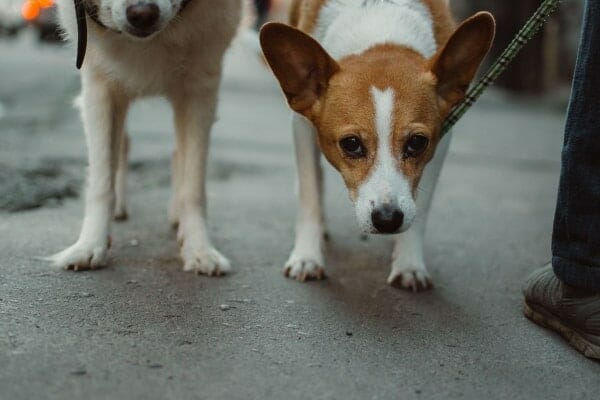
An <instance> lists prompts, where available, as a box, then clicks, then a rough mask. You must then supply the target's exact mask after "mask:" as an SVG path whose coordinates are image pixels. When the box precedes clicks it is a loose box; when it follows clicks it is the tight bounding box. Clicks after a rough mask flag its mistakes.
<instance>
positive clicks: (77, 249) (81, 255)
mask: <svg viewBox="0 0 600 400" xmlns="http://www.w3.org/2000/svg"><path fill="white" fill-rule="evenodd" d="M109 247H110V239H107V240H106V241H101V242H77V243H75V244H74V245H72V246H71V247H69V248H67V249H65V250H63V251H61V252H60V253H57V254H55V255H53V256H50V257H48V260H49V261H50V262H51V263H52V264H53V265H55V266H57V267H60V268H64V269H66V270H73V271H83V270H87V269H96V268H101V267H105V266H106V264H107V258H108V249H109Z"/></svg>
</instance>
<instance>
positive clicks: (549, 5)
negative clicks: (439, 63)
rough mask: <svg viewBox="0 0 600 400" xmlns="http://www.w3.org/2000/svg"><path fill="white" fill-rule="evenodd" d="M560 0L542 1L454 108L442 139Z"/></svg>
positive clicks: (528, 39)
mask: <svg viewBox="0 0 600 400" xmlns="http://www.w3.org/2000/svg"><path fill="white" fill-rule="evenodd" d="M559 3H560V0H544V1H543V2H542V4H541V5H540V7H539V8H538V9H537V11H536V12H535V13H534V14H533V16H532V17H531V18H529V20H528V21H527V23H526V24H525V26H523V28H521V30H520V31H519V33H517V35H516V36H515V38H514V39H513V40H512V41H511V42H510V44H509V45H508V47H507V48H506V50H504V52H502V54H501V55H500V57H499V58H498V59H497V60H496V62H494V64H493V65H492V66H491V67H490V69H489V71H488V72H487V73H486V74H485V75H484V76H483V78H481V79H480V80H479V82H477V84H476V85H475V86H473V87H472V88H471V89H470V90H469V91H468V92H467V94H466V96H465V98H464V100H463V101H462V102H461V103H459V104H458V105H457V106H455V107H454V108H453V109H452V111H450V114H449V115H448V117H447V118H446V120H445V121H444V124H443V125H442V137H443V136H444V135H445V134H446V133H448V131H450V129H452V127H453V126H454V125H455V124H456V123H457V122H458V121H459V120H460V119H461V118H462V116H463V115H464V114H465V113H466V112H467V111H468V110H469V108H471V106H473V104H475V102H476V101H477V99H479V97H480V96H481V95H482V94H483V92H484V91H485V89H487V87H488V86H490V85H491V84H492V83H494V81H495V80H496V79H498V77H499V76H500V74H502V73H503V72H504V71H505V70H506V68H507V67H508V65H509V64H510V63H511V61H512V60H513V59H514V58H515V57H516V56H517V54H519V52H520V51H521V49H522V48H523V47H525V45H526V44H527V42H529V41H530V40H531V39H532V38H533V37H534V36H535V34H536V33H537V32H538V31H539V30H540V28H541V27H542V26H544V24H545V23H546V22H547V21H548V17H549V16H550V15H551V14H552V13H553V12H554V11H556V10H557V9H558V5H559Z"/></svg>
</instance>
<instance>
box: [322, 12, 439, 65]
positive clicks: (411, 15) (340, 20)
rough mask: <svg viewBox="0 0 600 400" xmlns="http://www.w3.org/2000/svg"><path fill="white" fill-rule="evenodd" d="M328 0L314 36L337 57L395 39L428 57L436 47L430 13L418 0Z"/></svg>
mask: <svg viewBox="0 0 600 400" xmlns="http://www.w3.org/2000/svg"><path fill="white" fill-rule="evenodd" d="M363 1H364V0H329V1H328V2H327V3H326V4H325V5H324V6H323V8H322V9H321V11H320V13H319V18H318V20H317V26H316V29H315V38H317V40H318V41H319V43H321V45H322V46H323V48H324V49H325V50H327V52H328V53H329V55H331V57H333V58H334V59H336V60H337V59H340V58H342V57H345V56H348V55H351V54H360V53H362V52H363V51H365V50H367V49H368V48H370V47H372V46H373V45H374V44H380V43H394V44H397V45H400V46H405V47H408V48H411V49H413V50H415V51H417V52H419V53H421V55H422V56H424V57H425V58H429V57H431V56H433V54H434V53H435V51H436V47H437V46H436V43H435V37H434V34H433V22H432V20H431V14H430V13H429V10H428V9H427V7H425V5H424V4H423V3H421V2H420V1H419V0H367V3H366V5H365V6H363Z"/></svg>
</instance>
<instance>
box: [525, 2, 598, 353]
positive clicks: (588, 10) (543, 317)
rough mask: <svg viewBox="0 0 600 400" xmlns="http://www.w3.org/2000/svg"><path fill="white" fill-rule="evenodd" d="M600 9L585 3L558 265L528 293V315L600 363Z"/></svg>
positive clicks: (555, 241)
mask: <svg viewBox="0 0 600 400" xmlns="http://www.w3.org/2000/svg"><path fill="white" fill-rule="evenodd" d="M599 73H600V3H598V2H597V1H594V0H587V1H586V3H585V15H584V23H583V31H582V37H581V43H580V47H579V54H578V56H577V64H576V67H575V76H574V80H573V89H572V93H571V101H570V104H569V110H568V113H567V123H566V127H565V143H564V148H563V155H562V170H561V177H560V185H559V193H558V201H557V206H556V214H555V220H554V232H553V236H552V255H553V257H552V263H551V264H549V265H547V266H546V267H544V268H542V269H540V270H538V271H535V272H534V273H533V274H532V275H531V276H530V277H529V279H528V280H527V285H526V287H525V289H524V295H525V307H524V313H525V315H526V316H527V317H528V318H530V319H532V320H533V321H534V322H536V323H538V324H540V325H542V326H545V327H547V328H550V329H553V330H555V331H557V332H558V333H560V334H561V335H562V336H563V337H564V338H565V339H567V340H568V341H569V343H570V344H571V345H572V346H573V347H575V348H576V349H577V350H579V351H580V352H582V353H583V354H584V355H586V356H587V357H591V358H598V359H600V115H599V114H598V111H597V109H598V103H599V101H600V94H599V93H598V92H597V90H598V87H600V75H599Z"/></svg>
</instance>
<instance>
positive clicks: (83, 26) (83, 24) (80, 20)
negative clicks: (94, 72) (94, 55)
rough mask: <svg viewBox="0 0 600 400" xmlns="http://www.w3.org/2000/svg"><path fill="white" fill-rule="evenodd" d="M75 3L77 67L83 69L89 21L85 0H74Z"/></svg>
mask: <svg viewBox="0 0 600 400" xmlns="http://www.w3.org/2000/svg"><path fill="white" fill-rule="evenodd" d="M73 2H74V5H75V18H76V19H77V61H76V64H75V65H76V66H77V69H81V66H82V65H83V59H84V58H85V51H86V49H87V21H86V19H85V18H86V17H85V5H84V4H83V0H73Z"/></svg>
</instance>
